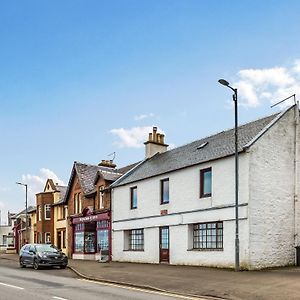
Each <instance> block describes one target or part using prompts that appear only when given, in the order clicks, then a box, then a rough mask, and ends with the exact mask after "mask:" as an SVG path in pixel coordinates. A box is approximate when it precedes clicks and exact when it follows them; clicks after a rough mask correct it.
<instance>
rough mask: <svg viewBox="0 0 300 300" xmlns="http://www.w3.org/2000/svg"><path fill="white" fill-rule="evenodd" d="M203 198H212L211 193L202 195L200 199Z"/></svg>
mask: <svg viewBox="0 0 300 300" xmlns="http://www.w3.org/2000/svg"><path fill="white" fill-rule="evenodd" d="M202 198H211V194H206V195H201V196H200V199H202Z"/></svg>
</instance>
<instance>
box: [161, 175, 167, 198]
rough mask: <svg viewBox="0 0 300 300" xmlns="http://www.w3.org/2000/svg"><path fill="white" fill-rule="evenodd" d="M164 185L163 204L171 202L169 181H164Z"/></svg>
mask: <svg viewBox="0 0 300 300" xmlns="http://www.w3.org/2000/svg"><path fill="white" fill-rule="evenodd" d="M161 184H162V201H161V202H162V203H168V202H169V179H167V180H163V181H162V182H161Z"/></svg>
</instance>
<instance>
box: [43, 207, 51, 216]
mask: <svg viewBox="0 0 300 300" xmlns="http://www.w3.org/2000/svg"><path fill="white" fill-rule="evenodd" d="M44 212H45V220H50V219H51V204H45V206H44Z"/></svg>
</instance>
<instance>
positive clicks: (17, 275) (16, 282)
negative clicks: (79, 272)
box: [0, 259, 203, 300]
mask: <svg viewBox="0 0 300 300" xmlns="http://www.w3.org/2000/svg"><path fill="white" fill-rule="evenodd" d="M14 299H22V300H39V299H43V300H46V299H47V300H49V299H51V300H54V299H56V300H85V299H88V300H96V299H97V300H100V299H101V300H102V299H103V300H106V299H107V300H113V299H114V300H117V299H120V300H121V299H122V300H123V299H124V300H151V299H158V300H174V299H185V300H194V299H203V298H194V297H186V296H180V295H170V294H165V293H159V292H153V291H148V290H142V289H136V288H130V287H121V286H118V285H113V284H102V283H99V282H94V281H88V280H83V279H80V278H78V277H77V276H76V275H75V274H74V273H73V272H72V271H71V270H68V269H66V270H60V269H44V270H33V269H32V268H25V269H21V268H19V265H18V263H16V262H15V261H10V260H4V259H1V260H0V300H14Z"/></svg>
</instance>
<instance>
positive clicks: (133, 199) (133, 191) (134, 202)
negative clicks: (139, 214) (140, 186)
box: [130, 186, 137, 209]
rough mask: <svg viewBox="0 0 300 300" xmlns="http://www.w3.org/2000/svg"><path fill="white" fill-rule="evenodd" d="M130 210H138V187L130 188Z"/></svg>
mask: <svg viewBox="0 0 300 300" xmlns="http://www.w3.org/2000/svg"><path fill="white" fill-rule="evenodd" d="M130 208H131V209H134V208H137V187H136V186H135V187H132V188H130Z"/></svg>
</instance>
